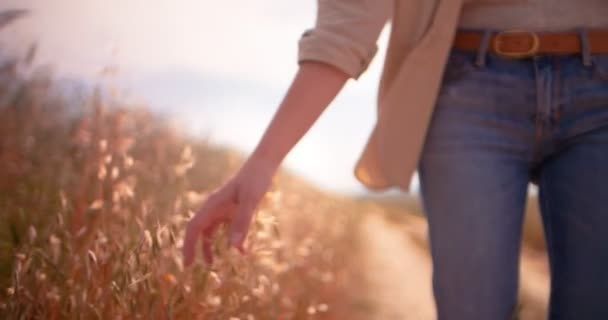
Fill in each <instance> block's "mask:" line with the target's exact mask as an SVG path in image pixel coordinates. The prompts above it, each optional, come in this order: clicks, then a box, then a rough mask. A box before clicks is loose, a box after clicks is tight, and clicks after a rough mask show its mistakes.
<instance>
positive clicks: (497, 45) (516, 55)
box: [493, 30, 540, 59]
mask: <svg viewBox="0 0 608 320" xmlns="http://www.w3.org/2000/svg"><path fill="white" fill-rule="evenodd" d="M514 34H526V35H528V36H529V37H530V38H531V39H532V45H531V46H530V49H528V50H527V51H524V52H509V51H505V50H503V49H502V44H503V42H504V40H503V37H505V36H509V35H514ZM493 47H494V51H495V52H496V53H497V54H498V55H501V56H503V57H507V58H512V59H522V58H527V57H531V56H534V55H536V54H537V53H538V50H539V48H540V38H539V37H538V34H537V33H536V32H531V31H524V30H506V31H502V32H500V33H498V34H497V35H496V37H494V41H493Z"/></svg>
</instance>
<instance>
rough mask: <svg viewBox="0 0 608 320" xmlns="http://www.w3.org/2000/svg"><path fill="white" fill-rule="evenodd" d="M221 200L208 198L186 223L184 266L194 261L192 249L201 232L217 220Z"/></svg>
mask: <svg viewBox="0 0 608 320" xmlns="http://www.w3.org/2000/svg"><path fill="white" fill-rule="evenodd" d="M221 204H222V199H221V198H219V197H218V196H210V197H209V198H208V199H207V201H206V202H205V204H203V207H202V208H201V209H200V210H199V211H198V212H197V214H196V216H194V218H192V220H190V222H188V226H187V227H186V236H185V238H184V247H183V249H182V250H183V255H184V265H185V266H189V265H190V264H192V262H193V261H194V248H195V247H196V241H197V240H198V237H199V236H200V235H201V231H202V230H206V229H207V228H208V227H209V226H211V225H212V224H213V222H214V221H215V220H218V218H220V217H219V214H221V211H222V210H220V207H221Z"/></svg>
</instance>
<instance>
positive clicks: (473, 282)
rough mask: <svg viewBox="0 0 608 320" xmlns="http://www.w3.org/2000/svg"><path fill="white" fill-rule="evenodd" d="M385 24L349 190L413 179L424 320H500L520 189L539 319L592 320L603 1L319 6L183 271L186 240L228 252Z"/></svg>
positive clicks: (599, 280)
mask: <svg viewBox="0 0 608 320" xmlns="http://www.w3.org/2000/svg"><path fill="white" fill-rule="evenodd" d="M387 20H390V21H391V23H392V29H391V30H392V31H391V37H390V41H389V47H388V51H387V55H386V60H385V65H384V70H383V74H382V78H381V83H380V89H379V94H378V120H377V123H376V126H375V128H374V130H373V132H372V135H371V137H370V139H369V141H368V144H367V146H366V148H365V150H364V152H363V155H362V156H361V159H360V161H359V162H358V164H357V167H356V170H355V174H356V176H357V178H358V179H359V180H360V181H361V182H362V183H363V184H364V185H365V186H367V187H368V188H370V189H373V190H383V189H386V188H388V187H394V186H396V187H399V188H401V189H403V190H405V191H408V187H409V184H410V179H411V177H412V174H413V172H414V171H415V169H419V173H420V182H421V191H422V197H423V202H424V207H425V211H426V213H427V216H428V221H429V237H430V244H431V253H432V258H433V289H434V295H435V301H436V306H437V314H438V318H439V319H508V318H509V317H511V316H512V314H513V310H514V308H515V305H516V303H517V288H518V263H519V261H518V259H519V249H520V238H521V225H522V216H523V211H524V204H525V200H526V192H527V186H528V183H529V182H530V181H532V182H534V183H536V184H537V185H538V187H539V192H540V195H539V196H540V201H541V209H542V215H543V222H544V226H545V230H546V240H547V244H548V252H549V257H550V267H551V275H552V281H551V287H552V288H551V298H550V310H549V317H550V319H608V303H605V297H606V296H607V295H608V271H606V270H608V232H605V230H607V229H608V209H607V208H606V207H605V206H603V205H602V201H605V199H608V188H603V182H604V181H608V1H605V0H471V1H463V0H411V1H403V0H395V1H390V0H360V1H352V0H319V11H318V18H317V24H316V26H315V28H314V29H312V30H309V31H307V32H305V33H304V35H303V37H302V39H301V40H300V43H299V44H300V51H299V62H300V69H299V71H298V73H297V75H296V76H295V79H294V80H293V83H292V85H291V87H290V89H289V91H288V93H287V95H286V96H285V98H284V100H283V102H282V104H281V106H280V108H279V110H278V111H277V113H276V115H275V117H274V119H273V121H272V123H271V124H270V126H269V127H268V129H267V131H266V132H265V135H264V136H263V138H262V140H261V142H260V143H259V145H258V147H257V148H256V150H255V151H254V152H253V154H252V155H251V156H250V158H249V159H248V161H247V162H246V163H245V164H244V165H243V167H242V168H241V169H240V171H239V172H238V173H237V174H236V175H235V176H234V177H233V178H232V179H230V180H229V181H228V182H226V183H225V184H224V185H223V186H222V187H221V188H219V189H218V190H217V191H215V192H214V193H213V194H212V195H211V196H210V197H209V198H208V200H207V201H206V203H205V204H204V205H203V207H202V208H201V210H200V211H199V212H198V213H197V215H196V216H195V217H194V218H193V219H192V220H191V222H190V223H189V225H188V228H187V233H186V239H185V244H184V254H185V263H186V264H190V263H192V261H193V257H194V252H193V250H194V245H195V243H196V240H197V239H198V236H199V235H201V237H202V240H203V247H204V252H205V256H206V259H207V261H208V262H211V258H212V257H211V251H210V248H209V245H210V240H209V239H210V237H211V236H212V235H213V233H214V232H215V230H216V228H217V227H218V225H220V224H222V223H225V222H229V221H230V224H231V225H230V228H231V233H230V235H231V238H230V240H231V244H232V245H233V246H235V247H237V248H239V249H240V250H243V248H242V245H243V241H244V239H245V236H246V234H247V230H248V228H249V223H250V221H251V218H252V216H253V214H254V211H255V208H256V205H257V204H258V202H259V201H260V199H261V198H262V196H263V195H264V193H265V192H266V190H267V188H268V187H269V184H270V181H271V178H272V176H273V174H274V173H275V171H276V170H277V168H278V167H279V164H280V163H281V161H282V160H283V158H284V157H285V155H286V154H287V153H288V152H289V150H291V148H292V147H293V146H294V145H295V144H296V143H297V141H298V140H299V139H300V138H301V137H302V135H304V133H305V132H306V131H307V130H308V129H309V128H310V126H311V125H312V124H313V123H314V122H315V120H316V119H317V118H318V117H319V115H320V114H321V113H322V112H323V110H324V109H325V108H326V106H327V105H328V104H329V103H330V102H331V101H332V100H333V99H334V97H335V96H336V95H337V93H338V92H339V91H340V89H341V88H342V87H343V85H344V83H345V82H346V81H347V80H348V79H349V78H358V77H359V76H360V75H361V73H363V71H364V70H365V69H366V68H367V66H368V64H369V62H370V61H371V59H372V57H373V56H374V54H375V52H376V45H375V43H376V41H377V38H378V35H379V33H380V31H381V29H382V27H383V26H384V25H385V23H386V22H387ZM458 29H460V30H458ZM512 29H519V30H523V31H517V32H513V31H508V30H512ZM457 30H458V32H457ZM464 30H469V31H464ZM471 30H474V31H471Z"/></svg>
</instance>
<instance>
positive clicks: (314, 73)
mask: <svg viewBox="0 0 608 320" xmlns="http://www.w3.org/2000/svg"><path fill="white" fill-rule="evenodd" d="M348 78H349V77H348V75H347V74H345V73H343V72H341V71H339V70H337V69H335V68H333V67H331V66H329V65H326V64H322V63H315V62H305V63H302V64H301V66H300V69H299V70H298V73H297V74H296V76H295V78H294V80H293V82H292V84H291V86H290V88H289V90H288V92H287V94H286V95H285V98H284V99H283V101H282V102H281V105H280V107H279V109H278V110H277V112H276V114H275V115H274V118H273V119H272V122H271V123H270V125H269V126H268V128H267V129H266V132H265V133H264V135H263V137H262V139H261V141H260V143H259V144H258V146H257V147H256V149H255V151H254V152H253V154H252V156H251V158H250V160H262V161H265V162H268V164H269V165H271V166H274V167H278V166H279V165H280V163H281V162H282V161H283V159H284V158H285V156H286V155H287V154H288V153H289V151H290V150H291V149H292V148H293V147H294V146H295V145H296V144H297V143H298V141H299V140H300V139H301V138H302V136H304V134H305V133H306V132H307V131H308V130H309V129H310V127H311V126H312V125H313V124H314V123H315V121H316V120H317V119H318V118H319V117H320V116H321V114H322V113H323V111H324V110H325V109H326V108H327V106H328V105H329V104H330V103H331V102H332V100H333V99H334V98H335V97H336V95H337V94H338V93H339V92H340V90H341V89H342V87H343V86H344V84H345V83H346V81H347V80H348Z"/></svg>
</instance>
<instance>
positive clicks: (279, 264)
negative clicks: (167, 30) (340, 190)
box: [0, 62, 358, 319]
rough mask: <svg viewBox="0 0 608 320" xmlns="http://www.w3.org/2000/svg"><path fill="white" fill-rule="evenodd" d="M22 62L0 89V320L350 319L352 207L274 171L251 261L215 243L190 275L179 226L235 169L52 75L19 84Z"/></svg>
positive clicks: (153, 121)
mask: <svg viewBox="0 0 608 320" xmlns="http://www.w3.org/2000/svg"><path fill="white" fill-rule="evenodd" d="M18 64H19V62H15V63H14V64H13V65H8V66H5V67H4V68H3V69H2V76H1V78H2V82H1V83H0V101H1V102H2V105H0V163H2V167H1V168H0V219H1V221H2V224H1V225H0V255H1V256H0V287H1V288H2V292H0V318H2V319H31V318H39V319H65V318H75V319H110V318H111V319H173V318H179V319H186V318H194V319H237V318H238V319H292V318H297V319H306V318H309V317H314V318H320V319H330V318H331V319H335V318H339V317H340V315H341V314H345V313H346V312H348V313H352V310H353V308H356V307H357V306H353V305H352V301H356V299H350V298H349V296H350V295H351V294H352V291H351V289H352V288H353V285H352V284H351V283H349V280H350V279H352V276H351V273H350V272H351V270H353V268H351V266H352V264H353V263H354V262H355V261H353V260H352V258H351V254H350V253H351V252H352V251H353V250H356V246H357V239H356V238H355V234H354V233H352V232H350V231H352V230H353V228H354V226H355V225H356V224H357V223H358V214H357V212H358V211H357V210H355V206H356V202H355V201H353V200H349V199H345V198H340V197H336V196H328V195H324V194H323V193H321V192H319V191H317V190H316V189H314V188H313V187H311V186H308V185H307V184H306V183H304V182H302V181H299V180H298V179H296V178H294V177H291V176H289V175H288V174H285V173H280V174H279V175H278V176H277V179H276V183H275V186H274V187H273V190H271V192H269V193H268V195H267V197H266V199H265V200H264V203H263V205H262V206H261V207H260V210H259V212H258V214H257V216H256V221H255V223H254V225H253V230H252V232H251V233H250V236H249V238H248V240H247V244H246V247H247V249H248V254H247V255H245V256H241V255H240V254H238V253H236V252H233V251H232V250H226V241H225V238H224V237H223V235H222V234H221V233H220V235H219V236H218V237H217V239H216V245H215V250H216V251H217V252H218V253H219V256H220V257H219V259H217V261H215V263H214V265H213V266H211V267H209V266H205V265H203V263H202V262H199V263H198V264H197V265H196V266H195V267H194V268H190V269H186V270H184V269H183V267H182V257H181V254H180V248H181V242H182V237H183V231H184V224H185V222H186V221H187V219H188V218H189V217H190V216H191V215H192V214H193V210H196V208H197V207H198V206H199V205H200V203H201V201H203V200H204V198H205V195H206V194H207V193H208V192H209V191H211V190H212V189H213V188H215V187H217V186H218V185H219V184H220V183H221V182H222V181H223V180H225V179H226V178H227V177H228V176H229V175H230V174H231V173H232V172H234V171H235V169H237V168H238V165H239V163H240V161H241V160H240V157H239V156H238V155H236V154H234V153H232V152H230V151H227V150H222V149H221V148H218V147H215V146H211V145H209V144H208V143H206V142H204V141H201V140H200V139H199V140H197V139H193V138H191V137H188V136H187V135H185V134H182V133H180V132H178V131H177V130H176V129H175V128H172V127H171V125H170V123H169V122H168V121H166V120H163V119H160V118H158V117H156V116H154V115H153V114H150V113H149V112H147V111H145V109H142V108H138V107H137V106H130V105H124V104H121V103H120V102H118V100H119V99H114V98H112V97H111V96H109V95H107V94H103V93H101V92H97V93H95V94H93V95H91V96H88V97H84V98H82V99H66V98H62V97H61V95H59V94H57V92H55V90H54V89H52V84H53V79H52V75H50V74H46V75H40V74H38V75H37V76H34V77H32V78H29V79H27V78H23V77H20V76H19V75H18V74H17V71H16V70H17V69H18ZM76 100H78V101H76ZM75 110H76V111H75ZM201 121H204V119H202V120H201ZM347 304H348V305H347Z"/></svg>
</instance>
